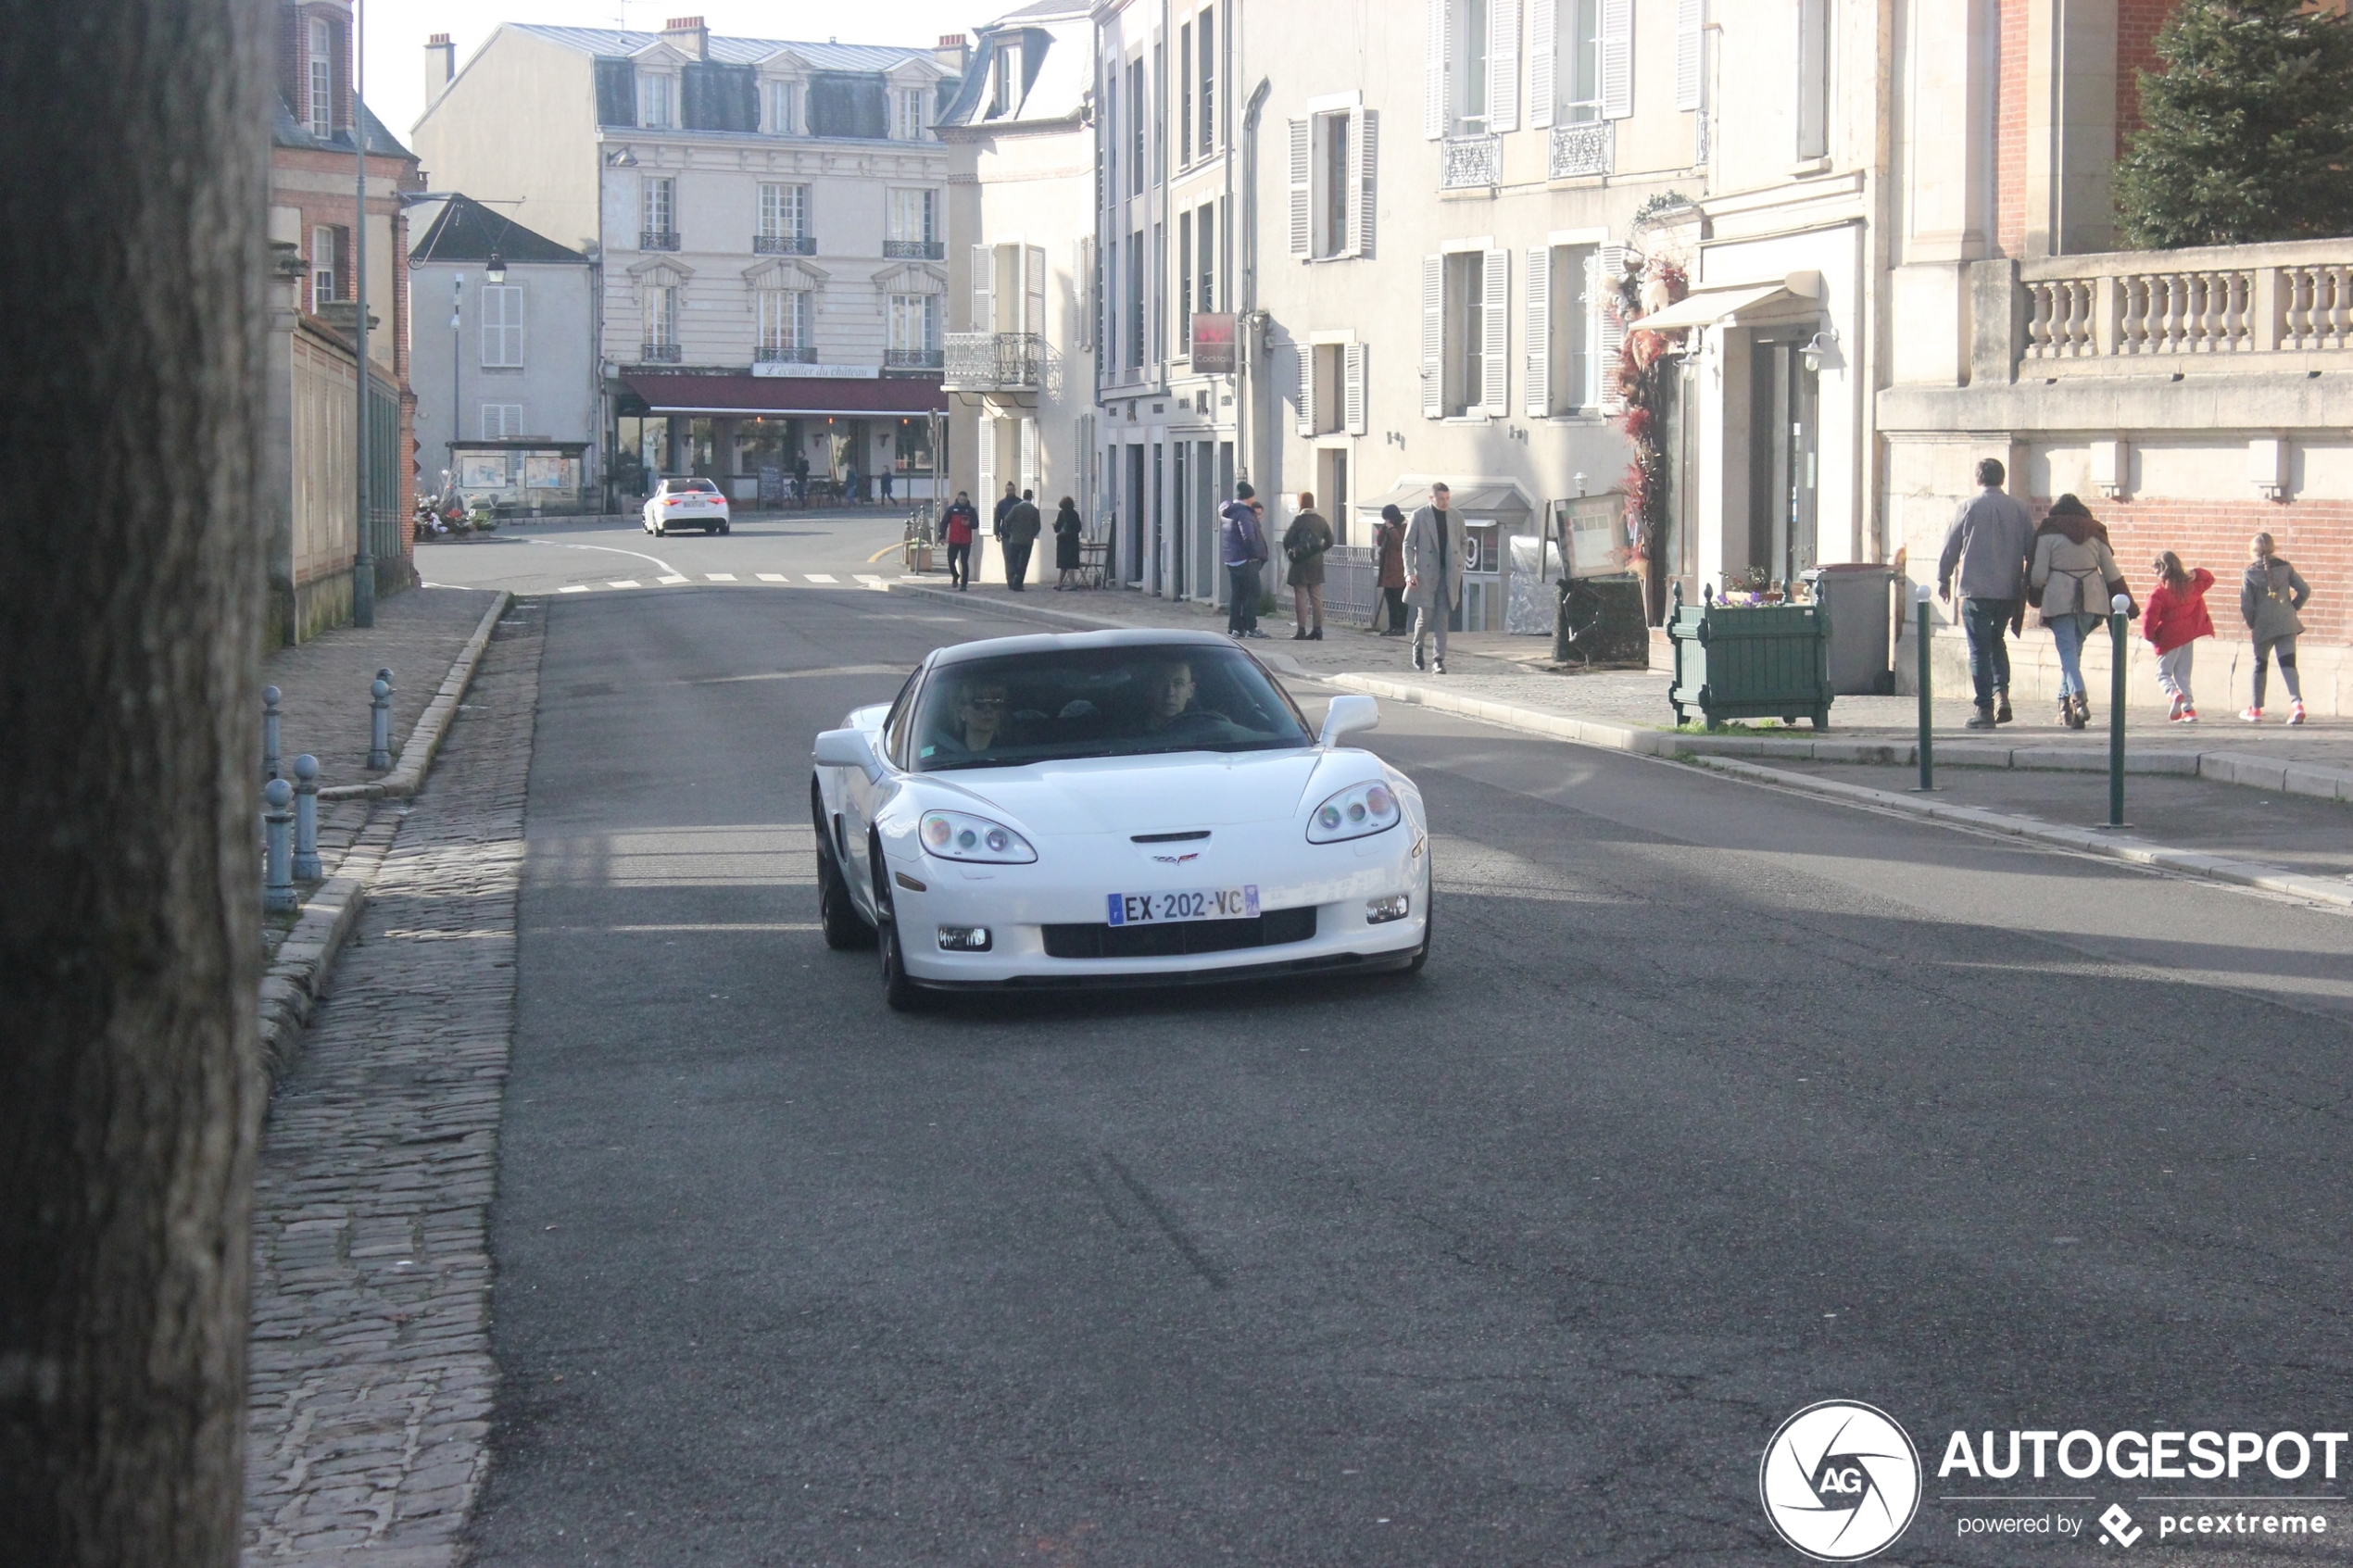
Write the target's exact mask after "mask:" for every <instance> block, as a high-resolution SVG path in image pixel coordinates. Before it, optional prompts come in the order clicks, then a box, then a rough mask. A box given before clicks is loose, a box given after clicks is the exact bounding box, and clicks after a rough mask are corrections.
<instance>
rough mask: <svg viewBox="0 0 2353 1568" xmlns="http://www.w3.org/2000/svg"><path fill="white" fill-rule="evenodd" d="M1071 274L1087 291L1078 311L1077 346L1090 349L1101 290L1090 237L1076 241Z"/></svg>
mask: <svg viewBox="0 0 2353 1568" xmlns="http://www.w3.org/2000/svg"><path fill="white" fill-rule="evenodd" d="M1071 276H1073V277H1074V278H1076V279H1077V280H1078V284H1077V286H1078V287H1079V288H1081V289H1084V290H1085V291H1087V298H1086V300H1085V302H1084V304H1083V305H1082V306H1081V307H1080V309H1079V312H1078V346H1079V347H1081V348H1089V349H1091V348H1093V347H1094V346H1095V312H1096V311H1097V310H1099V309H1101V292H1102V280H1101V278H1100V277H1098V276H1096V273H1095V242H1094V241H1093V240H1092V239H1081V240H1080V241H1079V242H1078V257H1077V262H1076V270H1075V271H1073V272H1072V274H1071Z"/></svg>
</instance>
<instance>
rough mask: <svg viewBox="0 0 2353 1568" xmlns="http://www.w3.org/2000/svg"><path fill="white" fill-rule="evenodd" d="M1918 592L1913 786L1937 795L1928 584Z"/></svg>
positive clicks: (1918, 792)
mask: <svg viewBox="0 0 2353 1568" xmlns="http://www.w3.org/2000/svg"><path fill="white" fill-rule="evenodd" d="M1918 592H1919V634H1918V635H1917V637H1916V638H1915V639H1914V640H1915V641H1916V642H1917V643H1918V644H1919V647H1918V649H1917V653H1918V655H1919V663H1920V672H1919V688H1920V739H1919V760H1920V782H1919V784H1914V785H1913V786H1912V792H1913V793H1914V794H1916V795H1933V794H1935V793H1936V725H1935V716H1936V710H1935V706H1934V703H1935V693H1934V692H1933V690H1932V689H1931V687H1932V684H1933V682H1934V677H1933V676H1932V675H1931V673H1930V669H1929V646H1928V640H1929V621H1928V615H1929V611H1928V584H1927V583H1921V584H1919V590H1918Z"/></svg>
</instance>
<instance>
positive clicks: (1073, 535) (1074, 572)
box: [1054, 495, 1086, 593]
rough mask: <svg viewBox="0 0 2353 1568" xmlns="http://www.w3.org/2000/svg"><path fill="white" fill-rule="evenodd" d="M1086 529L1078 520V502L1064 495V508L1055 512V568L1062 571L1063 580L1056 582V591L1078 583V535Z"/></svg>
mask: <svg viewBox="0 0 2353 1568" xmlns="http://www.w3.org/2000/svg"><path fill="white" fill-rule="evenodd" d="M1085 530H1086V524H1084V523H1082V522H1080V521H1078V503H1077V502H1076V501H1074V500H1072V499H1071V498H1070V497H1069V496H1067V495H1065V496H1063V505H1062V510H1060V511H1058V512H1056V513H1055V514H1054V570H1055V571H1059V572H1061V573H1062V581H1060V582H1058V583H1055V584H1054V591H1055V592H1056V593H1060V592H1062V591H1063V589H1064V588H1075V587H1076V586H1077V585H1078V536H1079V534H1080V533H1083V532H1085Z"/></svg>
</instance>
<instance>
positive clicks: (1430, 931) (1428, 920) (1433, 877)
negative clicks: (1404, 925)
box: [1405, 866, 1438, 975]
mask: <svg viewBox="0 0 2353 1568" xmlns="http://www.w3.org/2000/svg"><path fill="white" fill-rule="evenodd" d="M1437 930H1438V871H1437V868H1436V867H1434V866H1433V867H1432V868H1431V869H1430V874H1429V882H1428V890H1427V891H1426V892H1424V893H1423V894H1422V945H1421V946H1420V947H1416V948H1415V949H1414V961H1413V962H1412V963H1409V964H1407V965H1406V966H1405V972H1406V973H1407V974H1409V975H1411V974H1419V973H1420V972H1422V966H1423V965H1424V964H1427V963H1428V962H1429V939H1430V937H1431V935H1434V934H1435V933H1436V932H1437Z"/></svg>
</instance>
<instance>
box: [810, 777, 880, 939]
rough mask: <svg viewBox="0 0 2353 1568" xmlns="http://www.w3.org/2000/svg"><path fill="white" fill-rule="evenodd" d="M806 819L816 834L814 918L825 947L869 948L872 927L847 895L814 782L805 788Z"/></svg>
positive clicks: (823, 799) (823, 803) (856, 902)
mask: <svg viewBox="0 0 2353 1568" xmlns="http://www.w3.org/2000/svg"><path fill="white" fill-rule="evenodd" d="M809 817H810V825H811V827H812V828H813V829H814V830H815V831H816V834H817V918H818V920H819V922H822V924H823V926H824V933H825V946H826V947H831V948H833V949H834V950H835V951H836V952H842V951H845V950H847V949H849V948H851V947H873V946H874V945H875V928H874V927H873V926H871V925H869V924H867V923H866V917H865V916H864V915H862V914H860V913H859V912H858V900H857V899H855V898H853V897H850V896H849V880H848V879H847V878H845V877H844V876H843V875H842V874H841V862H840V861H838V860H837V859H834V841H833V834H832V832H831V831H830V830H829V829H828V828H827V827H826V825H825V797H824V794H823V793H822V792H821V791H820V790H819V789H818V787H817V784H816V782H815V781H814V780H812V781H811V782H810V785H809Z"/></svg>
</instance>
